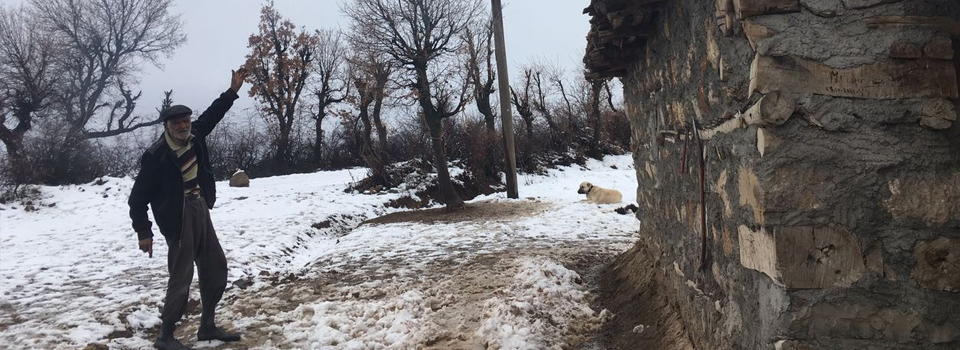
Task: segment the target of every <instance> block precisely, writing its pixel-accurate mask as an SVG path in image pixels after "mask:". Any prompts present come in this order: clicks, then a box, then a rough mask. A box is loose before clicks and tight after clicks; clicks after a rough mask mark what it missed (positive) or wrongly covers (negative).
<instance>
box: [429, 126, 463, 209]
mask: <svg viewBox="0 0 960 350" xmlns="http://www.w3.org/2000/svg"><path fill="white" fill-rule="evenodd" d="M426 118H427V125H428V126H429V127H430V141H431V144H432V146H433V160H434V166H435V167H436V168H437V182H438V183H439V186H440V194H441V195H442V196H443V202H444V204H446V205H447V210H450V211H452V210H459V209H462V208H463V206H464V204H463V200H462V199H460V196H459V195H457V191H456V190H455V189H454V188H453V181H451V180H450V170H449V169H448V168H447V155H446V152H445V151H444V147H443V146H444V145H443V126H442V125H441V123H440V119H434V118H431V117H430V116H427V117H426Z"/></svg>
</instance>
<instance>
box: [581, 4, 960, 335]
mask: <svg viewBox="0 0 960 350" xmlns="http://www.w3.org/2000/svg"><path fill="white" fill-rule="evenodd" d="M585 12H586V13H588V14H589V15H590V16H591V18H592V19H591V24H592V27H593V29H592V30H591V32H590V33H589V34H588V36H587V39H588V49H587V53H586V55H585V57H584V61H585V63H586V65H587V68H588V72H587V76H588V77H589V78H594V79H599V78H620V79H621V80H622V81H623V84H624V98H625V100H626V105H627V106H626V109H627V113H628V116H629V117H630V119H631V123H632V127H633V145H632V147H633V151H634V157H635V163H636V169H637V179H638V183H639V186H638V188H637V194H636V195H637V197H636V200H637V202H638V204H639V206H640V208H641V209H640V211H638V213H637V215H638V218H639V220H640V223H641V236H642V238H641V240H640V241H639V243H638V246H637V247H636V248H635V249H634V250H632V251H631V253H630V254H636V255H644V256H643V257H642V258H643V259H649V260H651V261H652V262H650V263H649V264H648V265H649V268H651V269H658V271H657V275H658V276H659V277H658V278H659V279H658V283H657V286H658V287H657V288H660V289H661V291H662V292H663V293H665V294H667V295H669V297H670V299H671V303H669V304H670V305H671V307H673V308H674V310H672V311H673V312H675V313H677V314H678V315H679V318H680V320H681V322H682V324H683V327H684V329H685V332H686V333H687V335H688V336H689V340H690V342H689V343H690V344H689V347H692V348H695V349H777V350H790V349H796V350H801V349H802V350H808V349H863V350H868V349H870V350H872V349H877V350H879V349H904V350H906V349H938V350H948V349H949V350H956V349H960V126H958V123H957V122H956V121H957V108H958V77H957V71H958V69H960V56H958V55H957V54H956V52H957V51H958V50H960V1H955V0H929V1H922V0H709V1H707V0H697V1H686V0H660V1H651V0H633V1H628V0H593V1H592V3H591V5H590V7H588V8H587V9H586V10H585ZM694 122H696V123H694ZM694 124H696V125H697V126H698V127H699V129H694ZM694 133H697V135H694ZM695 136H699V138H700V139H702V141H701V142H702V145H703V148H702V152H701V149H700V147H698V142H697V139H698V138H697V137H695ZM698 157H703V159H704V164H705V166H704V168H703V173H704V181H703V183H701V182H700V181H699V179H698V173H699V172H700V162H699V161H698ZM701 186H702V187H703V188H704V190H705V191H706V193H707V196H706V200H705V201H703V202H701V200H700V195H699V193H700V188H701ZM628 197H629V196H628ZM701 213H704V215H705V218H706V227H707V230H706V232H705V234H703V233H702V232H701V228H700V227H701V223H700V219H701V218H700V216H701ZM704 245H705V246H706V248H707V249H706V251H707V254H706V256H703V255H702V252H701V248H702V247H703V246H704ZM626 258H627V259H630V257H626ZM634 258H635V259H641V257H639V256H638V257H634ZM624 273H626V272H624ZM620 278H621V279H622V280H624V281H626V282H625V283H631V281H630V278H631V276H620ZM632 283H643V282H642V281H633V282H632Z"/></svg>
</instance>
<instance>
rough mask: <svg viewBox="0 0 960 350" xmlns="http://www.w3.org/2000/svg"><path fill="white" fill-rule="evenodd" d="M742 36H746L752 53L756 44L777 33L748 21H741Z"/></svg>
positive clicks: (755, 49)
mask: <svg viewBox="0 0 960 350" xmlns="http://www.w3.org/2000/svg"><path fill="white" fill-rule="evenodd" d="M743 34H745V35H746V36H747V41H749V42H750V47H752V48H753V51H757V42H759V41H760V40H763V39H766V38H769V37H772V36H774V35H777V32H775V31H773V30H772V29H770V28H767V27H765V26H762V25H760V24H757V22H754V21H752V20H749V19H748V20H745V21H743Z"/></svg>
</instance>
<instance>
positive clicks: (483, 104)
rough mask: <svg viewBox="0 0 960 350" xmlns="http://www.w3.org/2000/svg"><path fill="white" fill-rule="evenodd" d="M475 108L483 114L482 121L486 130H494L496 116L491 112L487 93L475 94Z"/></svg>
mask: <svg viewBox="0 0 960 350" xmlns="http://www.w3.org/2000/svg"><path fill="white" fill-rule="evenodd" d="M477 110H478V111H480V114H482V115H483V122H484V124H485V125H486V126H487V130H490V131H496V130H497V125H496V118H497V116H496V115H494V114H493V106H492V105H491V104H490V95H489V94H480V95H479V96H477Z"/></svg>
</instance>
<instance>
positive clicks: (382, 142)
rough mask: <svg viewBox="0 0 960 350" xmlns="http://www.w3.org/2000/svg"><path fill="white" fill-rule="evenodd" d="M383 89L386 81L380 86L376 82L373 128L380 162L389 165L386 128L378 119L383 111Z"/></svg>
mask: <svg viewBox="0 0 960 350" xmlns="http://www.w3.org/2000/svg"><path fill="white" fill-rule="evenodd" d="M384 89H386V81H384V82H383V83H382V84H381V83H379V82H378V84H377V96H376V101H375V102H374V105H373V126H374V127H376V128H377V143H378V146H379V147H378V149H377V152H378V153H380V158H381V161H383V162H384V163H389V157H388V155H387V127H386V126H384V125H383V120H382V119H381V118H380V113H381V112H382V111H383V99H384V97H385V96H384Z"/></svg>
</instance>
